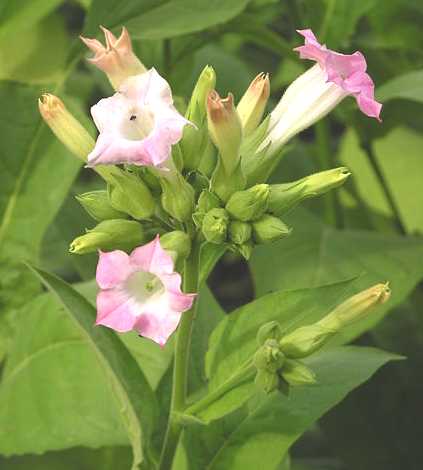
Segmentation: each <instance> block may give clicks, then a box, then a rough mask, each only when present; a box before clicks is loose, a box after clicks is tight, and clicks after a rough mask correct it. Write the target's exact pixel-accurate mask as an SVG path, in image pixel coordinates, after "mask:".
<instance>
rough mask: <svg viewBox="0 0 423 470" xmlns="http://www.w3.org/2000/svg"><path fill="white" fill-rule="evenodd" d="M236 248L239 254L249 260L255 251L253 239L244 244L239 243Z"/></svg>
mask: <svg viewBox="0 0 423 470" xmlns="http://www.w3.org/2000/svg"><path fill="white" fill-rule="evenodd" d="M236 249H237V250H238V252H239V254H240V255H241V256H242V257H243V258H245V259H246V260H247V261H248V260H249V259H250V258H251V254H252V253H253V249H254V245H253V242H252V241H251V240H248V242H245V243H243V244H242V245H237V246H236Z"/></svg>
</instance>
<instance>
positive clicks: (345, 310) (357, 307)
mask: <svg viewBox="0 0 423 470" xmlns="http://www.w3.org/2000/svg"><path fill="white" fill-rule="evenodd" d="M390 296H391V290H390V289H389V285H388V284H387V283H386V284H376V285H374V286H373V287H370V288H369V289H366V290H364V291H362V292H360V293H358V294H356V295H353V296H352V297H350V298H349V299H347V300H346V301H345V302H343V303H342V304H341V305H339V306H338V307H336V308H335V310H333V311H332V312H331V313H329V315H327V316H326V317H324V318H323V319H322V320H320V321H319V322H318V324H319V325H321V326H323V327H325V328H332V329H339V328H343V327H346V326H348V325H350V324H351V323H355V322H357V321H360V320H362V319H363V318H366V317H367V315H368V314H369V311H370V310H371V309H372V308H374V307H377V306H378V305H381V304H383V303H385V302H386V301H387V300H388V299H389V297H390Z"/></svg>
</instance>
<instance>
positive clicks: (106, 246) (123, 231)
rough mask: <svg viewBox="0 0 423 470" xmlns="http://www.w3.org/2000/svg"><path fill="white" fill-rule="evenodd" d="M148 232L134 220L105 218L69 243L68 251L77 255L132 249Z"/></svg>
mask: <svg viewBox="0 0 423 470" xmlns="http://www.w3.org/2000/svg"><path fill="white" fill-rule="evenodd" d="M148 237H149V234H148V232H146V231H145V230H144V228H143V226H142V225H141V224H140V223H138V222H135V221H134V220H122V219H118V220H105V221H103V222H100V223H99V224H98V225H97V226H96V227H94V228H93V229H92V230H88V231H87V233H86V234H85V235H82V236H80V237H78V238H75V240H74V241H73V242H72V243H71V245H70V248H69V251H70V252H71V253H75V254H78V255H83V254H85V253H93V252H95V251H97V250H104V251H111V250H126V251H129V250H132V249H133V248H135V247H136V246H139V245H143V244H144V243H145V242H147V241H148Z"/></svg>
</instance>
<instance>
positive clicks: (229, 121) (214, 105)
mask: <svg viewBox="0 0 423 470" xmlns="http://www.w3.org/2000/svg"><path fill="white" fill-rule="evenodd" d="M207 120H208V128H209V133H210V137H211V139H212V140H213V142H214V144H215V145H216V147H217V148H218V150H219V153H220V159H221V162H222V166H223V169H224V171H225V173H226V175H227V176H231V174H232V173H233V172H234V171H235V169H236V168H237V167H238V163H239V161H240V153H239V149H240V146H241V140H242V126H241V121H240V119H239V116H238V114H237V112H236V110H235V107H234V98H233V96H232V94H230V93H229V94H228V96H227V97H226V98H223V99H222V98H220V96H219V94H218V93H217V91H214V90H213V91H211V92H210V93H209V95H208V98H207Z"/></svg>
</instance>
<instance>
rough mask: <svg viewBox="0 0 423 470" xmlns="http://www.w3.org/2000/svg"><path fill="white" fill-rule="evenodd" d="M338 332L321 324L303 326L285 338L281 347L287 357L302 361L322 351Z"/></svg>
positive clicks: (281, 341) (280, 343) (280, 342)
mask: <svg viewBox="0 0 423 470" xmlns="http://www.w3.org/2000/svg"><path fill="white" fill-rule="evenodd" d="M336 332H337V330H334V329H329V328H325V327H323V326H321V325H319V324H315V325H309V326H302V327H300V328H297V329H296V330H295V331H293V332H292V333H290V334H288V335H286V336H284V337H283V338H282V339H281V340H280V341H279V345H280V347H281V350H282V352H283V353H284V354H285V356H287V357H290V358H293V359H300V358H302V357H306V356H309V355H310V354H312V353H314V352H315V351H317V350H318V349H320V348H321V347H322V346H323V345H324V344H326V343H327V342H328V341H329V340H330V339H331V338H332V337H333V335H334V334H336Z"/></svg>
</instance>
